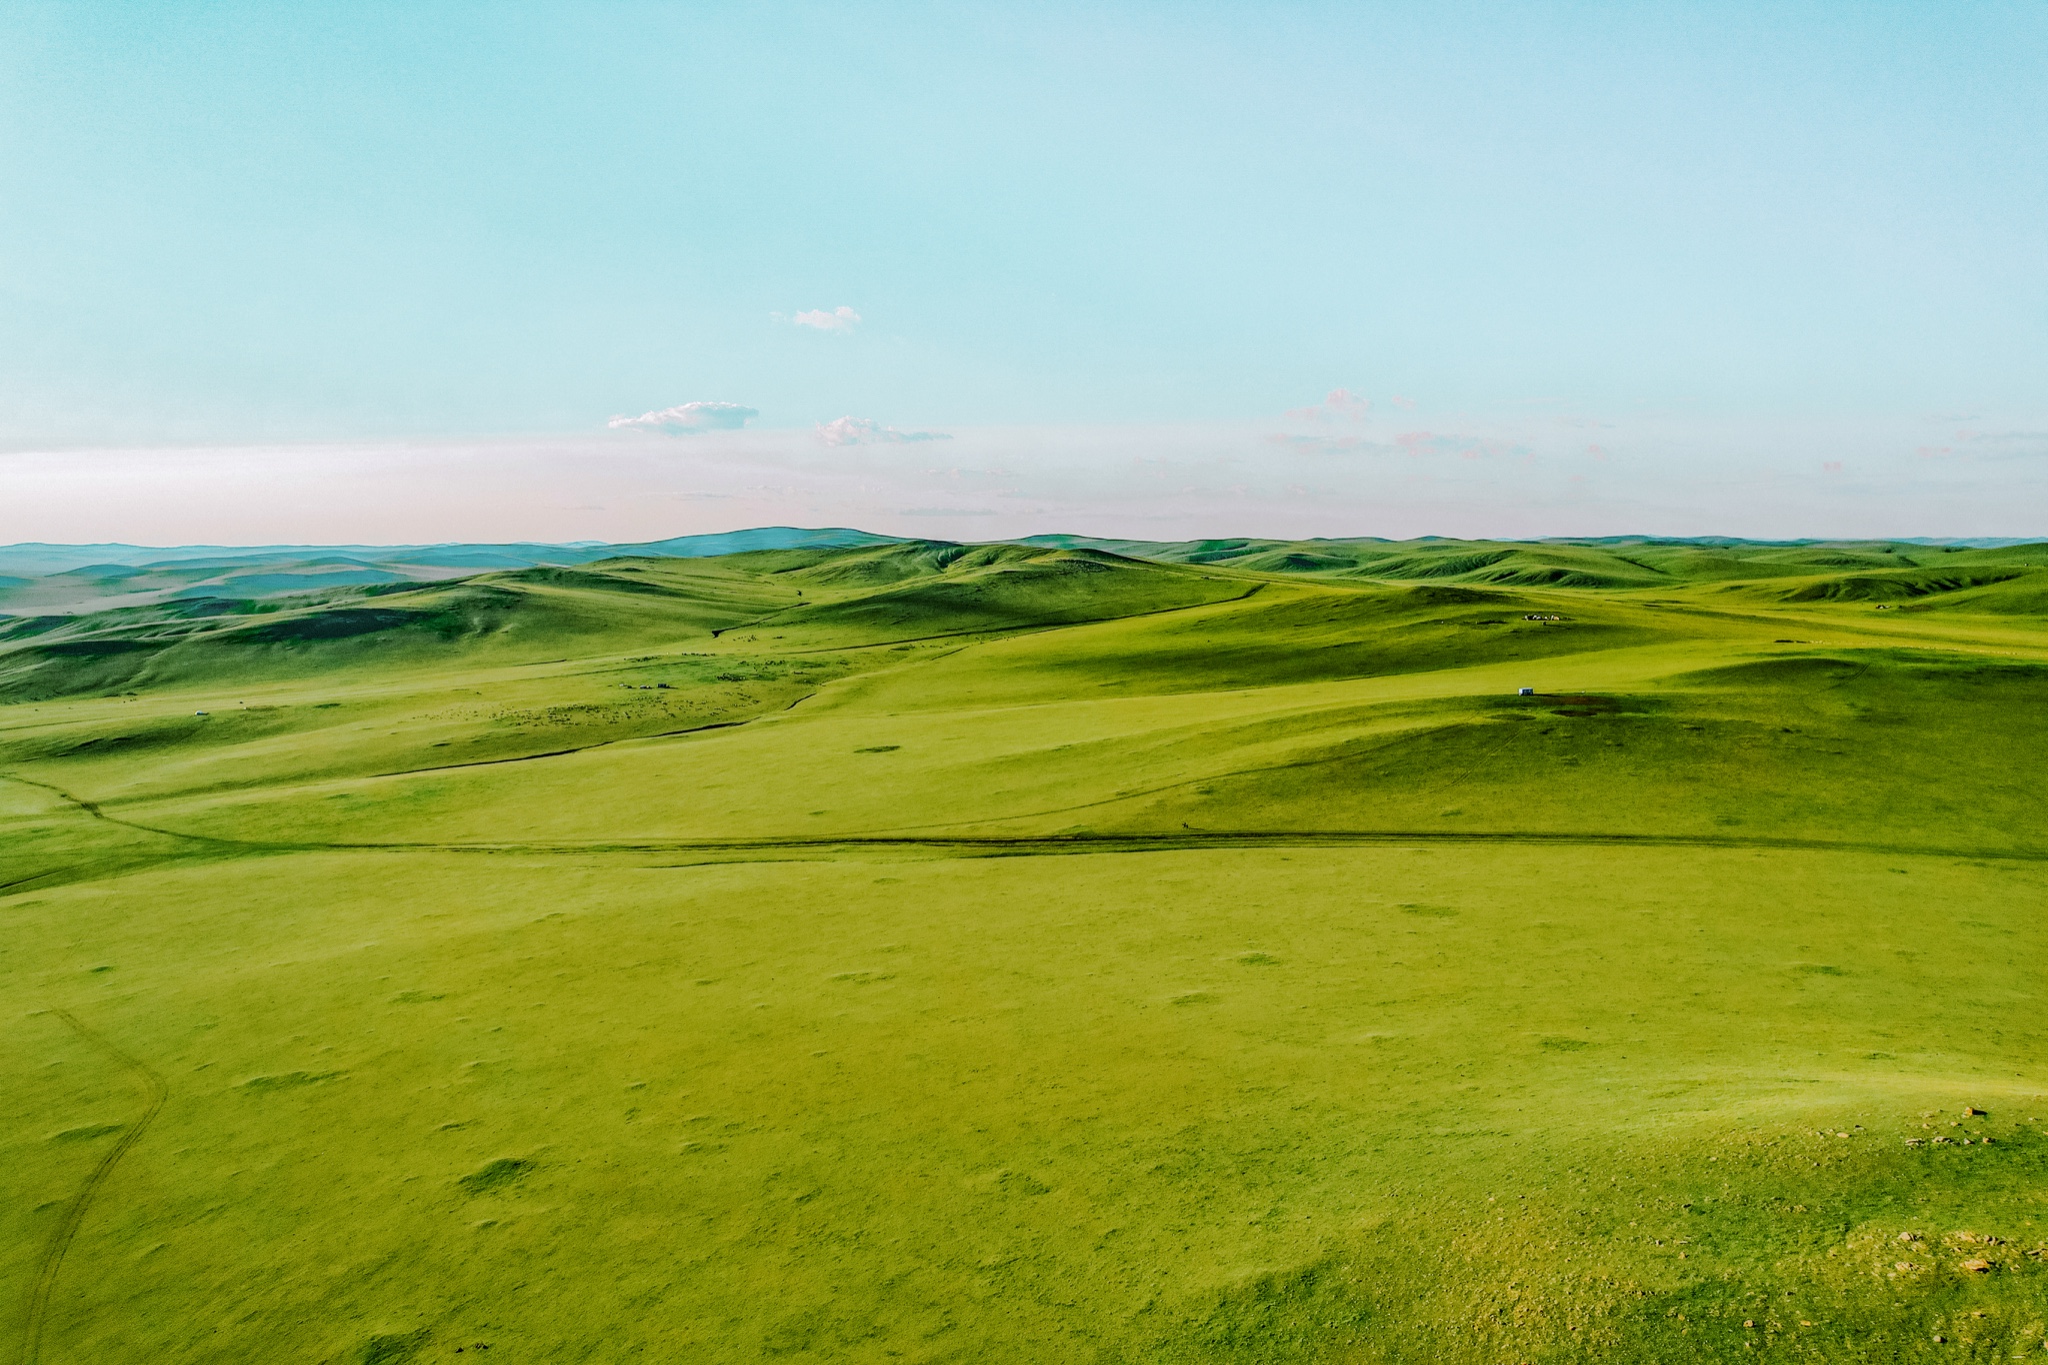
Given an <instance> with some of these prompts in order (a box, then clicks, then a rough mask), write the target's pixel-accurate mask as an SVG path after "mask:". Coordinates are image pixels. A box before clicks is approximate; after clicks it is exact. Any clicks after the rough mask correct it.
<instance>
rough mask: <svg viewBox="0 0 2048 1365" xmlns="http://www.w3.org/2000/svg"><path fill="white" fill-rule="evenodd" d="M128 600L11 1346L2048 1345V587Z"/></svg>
mask: <svg viewBox="0 0 2048 1365" xmlns="http://www.w3.org/2000/svg"><path fill="white" fill-rule="evenodd" d="M868 539H869V540H872V539H873V538H868ZM122 581H123V583H124V584H128V586H129V587H133V588H135V597H136V600H137V601H138V602H139V603H140V604H139V605H131V606H123V607H119V608H116V609H113V610H106V611H96V612H82V613H79V614H74V615H63V614H51V615H41V616H17V617H14V618H0V999H4V1001H5V1003H6V1004H7V1005H8V1007H9V1008H8V1010H7V1011H6V1014H5V1019H6V1023H5V1031H4V1034H0V1037H4V1040H5V1041H4V1046H0V1094H5V1095H6V1097H7V1099H8V1101H9V1103H8V1104H7V1105H6V1106H5V1107H4V1109H0V1359H5V1358H7V1357H8V1356H9V1355H10V1353H11V1355H12V1356H13V1358H17V1359H20V1360H23V1361H25V1362H29V1363H30V1365H46V1363H47V1365H56V1363H57V1362H88V1361H90V1362H105V1361H131V1360H132V1361H222V1362H229V1361H234V1362H241V1361H249V1360H271V1359H277V1360H304V1361H313V1362H334V1363H335V1365H341V1363H342V1362H367V1363H369V1365H395V1363H397V1362H406V1361H441V1360H452V1359H454V1358H455V1357H456V1356H457V1355H458V1354H460V1355H462V1356H463V1358H464V1359H469V1358H471V1357H473V1356H477V1355H482V1356H484V1357H485V1358H487V1359H496V1360H509V1361H549V1362H554V1361H593V1362H595V1361H623V1360H636V1359H645V1360H691V1361H712V1362H725V1361H731V1362H738V1361H758V1360H777V1361H789V1362H807V1361H817V1362H822V1361H859V1362H876V1363H877V1365H880V1363H882V1362H893V1361H904V1362H916V1361H934V1362H936V1361H962V1362H966V1361H1032V1362H1043V1361H1084V1362H1103V1363H1104V1365H1121V1363H1123V1362H1130V1363H1131V1365H1137V1362H1180V1361H1186V1362H1198V1361H1216V1362H1234V1361H1248V1362H1250V1361H1257V1362H1282V1361H1286V1362H1294V1361H1332V1362H1337V1361H1347V1362H1348V1361H1358V1362H1392V1361H1404V1362H1406V1361H1413V1362H1423V1361H1429V1362H1437V1361H1444V1362H1459V1363H1460V1365H1463V1363H1465V1362H1471V1363H1472V1365H1481V1363H1490V1362H1513V1361H1555V1362H1567V1361H1590V1360H1611V1361H1673V1362H1677V1361H1688V1362H1689V1361H1714V1360H1730V1361H1733V1360H1741V1361H1774V1360H1776V1361H1794V1360H1797V1361H1810V1360H1813V1361H1818V1360H1825V1361H1853V1360H1867V1361H1897V1360H1923V1359H1924V1360H1943V1361H1964V1360H1968V1361H1989V1360H1993V1359H1998V1360H2004V1359H2011V1358H2030V1357H2032V1356H2037V1355H2043V1354H2048V1009H2044V1005H2048V977H2044V968H2048V918H2044V916H2043V914H2042V911H2043V907H2044V904H2048V803H2044V797H2043V787H2042V774H2043V773H2048V547H2044V546H2016V547H1985V548H1957V547H1942V546H1922V545H1909V544H1903V543H1901V544H1855V545H1834V544H1827V545H1813V544H1802V545H1779V546H1760V545H1746V544H1742V543H1725V544H1724V543H1698V542H1687V543H1680V542H1656V541H1637V540H1629V541H1619V542H1554V543H1553V542H1545V543H1540V544H1491V543H1473V542H1451V541H1424V542H1405V543H1389V542H1383V541H1369V540H1359V541H1319V542H1294V543H1280V542H1261V541H1212V542H1191V543H1188V544H1181V545H1170V546H1166V545H1146V544H1142V543H1136V542H1086V541H1081V540H1078V539H1076V538H1058V537H1050V538H1044V539H1042V540H1041V541H1039V542H1035V543H1026V544H1019V545H1001V546H962V545H950V544H943V543H935V542H921V541H911V542H894V543H882V544H872V543H852V544H847V545H843V546H833V545H818V544H806V545H799V546H796V547H795V548H778V549H763V550H755V551H751V552H748V553H741V554H732V555H723V556H718V557H707V558H692V559H681V558H670V557H665V556H652V555H642V556H626V557H618V558H611V559H601V560H596V561H593V562H588V563H575V564H559V565H545V564H544V565H539V566H536V567H528V568H517V569H512V570H508V571H505V572H497V573H487V574H481V575H473V576H469V577H463V578H453V579H446V580H437V581H418V582H413V581H400V582H385V583H369V584H355V585H346V586H341V587H336V588H333V589H331V590H323V591H321V592H317V593H312V594H299V595H286V596H274V597H269V598H258V597H241V598H225V597H222V598H215V597H206V596H183V597H180V596H175V595H168V594H165V595H160V596H159V597H158V598H157V599H154V600H150V599H149V595H148V592H147V591H146V589H147V587H148V585H147V583H144V584H141V585H140V586H137V585H134V584H132V583H129V580H127V579H123V580H122ZM124 590H126V589H125V588H124ZM24 591H26V590H24ZM1523 687H1530V688H1534V689H1535V693H1534V695H1530V696H1522V695H1519V689H1520V688H1523Z"/></svg>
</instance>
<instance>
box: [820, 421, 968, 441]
mask: <svg viewBox="0 0 2048 1365" xmlns="http://www.w3.org/2000/svg"><path fill="white" fill-rule="evenodd" d="M818 439H819V440H821V441H823V442H824V443H825V444H826V445H828V446H859V445H893V444H895V443H897V442H899V441H950V440H952V439H953V438H952V437H951V436H950V435H948V434H947V433H946V432H943V431H898V430H897V429H896V428H894V427H885V426H883V425H882V424H881V423H880V422H877V421H876V420H875V419H874V418H872V417H835V418H833V419H832V420H831V421H829V422H820V423H818Z"/></svg>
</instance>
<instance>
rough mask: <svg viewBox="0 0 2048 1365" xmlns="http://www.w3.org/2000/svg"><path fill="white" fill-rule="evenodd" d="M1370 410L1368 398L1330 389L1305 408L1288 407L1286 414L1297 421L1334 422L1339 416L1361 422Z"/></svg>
mask: <svg viewBox="0 0 2048 1365" xmlns="http://www.w3.org/2000/svg"><path fill="white" fill-rule="evenodd" d="M1396 401H1397V402H1398V401H1399V400H1398V399H1397V400H1396ZM1371 411H1372V400H1371V399H1370V398H1360V397H1359V396H1358V395H1357V394H1355V393H1353V392H1352V391H1351V390H1349V389H1331V390H1330V392H1329V394H1328V395H1327V396H1326V397H1324V399H1323V401H1322V402H1320V403H1317V404H1312V405H1311V406H1309V407H1305V408H1289V409H1288V410H1287V415H1288V416H1289V417H1291V418H1293V419H1294V420H1296V421H1299V422H1334V421H1336V420H1338V419H1339V418H1345V419H1348V420H1350V421H1353V422H1363V421H1364V420H1365V418H1366V414H1367V413H1369V412H1371Z"/></svg>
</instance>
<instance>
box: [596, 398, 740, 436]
mask: <svg viewBox="0 0 2048 1365" xmlns="http://www.w3.org/2000/svg"><path fill="white" fill-rule="evenodd" d="M760 415H761V414H760V413H759V412H756V411H755V410H754V409H753V408H749V407H743V406H741V405H740V404H738V403H704V402H697V403H679V404H677V405H676V406H675V407H672V408H662V409H661V410H660V411H658V412H643V413H641V414H640V415H639V416H638V417H614V418H612V420H611V421H609V422H607V423H605V425H606V426H610V427H641V428H643V429H645V430H648V431H665V432H667V433H668V434H669V435H671V436H693V435H695V434H696V433H698V432H700V431H737V430H739V429H740V428H741V427H743V426H745V425H746V424H747V421H748V419H749V418H753V417H759V416H760Z"/></svg>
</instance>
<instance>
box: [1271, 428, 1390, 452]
mask: <svg viewBox="0 0 2048 1365" xmlns="http://www.w3.org/2000/svg"><path fill="white" fill-rule="evenodd" d="M1266 442H1267V444H1269V445H1276V446H1284V447H1286V448H1287V449H1289V450H1301V451H1311V452H1315V453H1319V454H1324V455H1347V454H1354V453H1359V452H1370V453H1373V454H1384V453H1386V452H1387V451H1388V450H1389V449H1391V447H1389V446H1388V445H1387V444H1386V443H1385V442H1383V441H1373V440H1368V439H1366V438H1365V437H1363V436H1305V435H1302V434H1301V433H1300V432H1291V431H1276V432H1273V433H1271V434H1270V435H1268V436H1267V437H1266Z"/></svg>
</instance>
